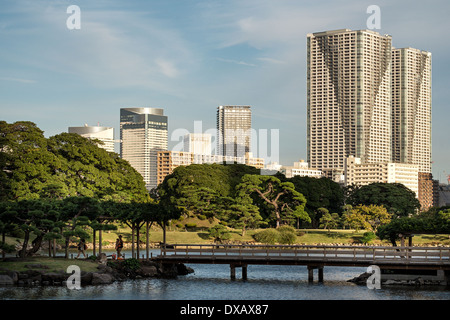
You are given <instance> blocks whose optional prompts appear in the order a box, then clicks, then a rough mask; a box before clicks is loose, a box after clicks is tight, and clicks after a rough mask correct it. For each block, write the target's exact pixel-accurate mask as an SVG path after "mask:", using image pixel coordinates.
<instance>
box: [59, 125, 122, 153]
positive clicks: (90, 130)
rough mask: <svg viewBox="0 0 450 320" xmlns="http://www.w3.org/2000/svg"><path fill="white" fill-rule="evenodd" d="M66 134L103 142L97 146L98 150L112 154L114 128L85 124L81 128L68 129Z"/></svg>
mask: <svg viewBox="0 0 450 320" xmlns="http://www.w3.org/2000/svg"><path fill="white" fill-rule="evenodd" d="M68 132H69V133H77V134H79V135H80V136H82V137H85V138H88V139H97V140H100V141H101V142H103V144H100V145H99V147H100V148H103V149H105V150H106V151H109V152H114V128H112V127H100V126H97V127H95V126H88V125H87V124H85V125H84V126H83V127H69V130H68Z"/></svg>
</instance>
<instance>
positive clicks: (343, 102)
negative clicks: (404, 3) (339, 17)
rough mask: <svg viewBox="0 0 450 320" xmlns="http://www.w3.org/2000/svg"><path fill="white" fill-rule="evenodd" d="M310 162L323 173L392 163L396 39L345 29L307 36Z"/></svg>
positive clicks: (364, 31) (308, 145) (367, 31)
mask: <svg viewBox="0 0 450 320" xmlns="http://www.w3.org/2000/svg"><path fill="white" fill-rule="evenodd" d="M307 119H308V120H307V158H308V160H307V161H308V162H309V163H310V165H311V166H312V167H314V168H317V169H320V170H322V171H327V170H335V169H338V170H342V169H343V168H344V164H345V159H346V158H347V157H348V156H350V155H353V156H355V157H357V158H360V159H361V161H362V162H363V163H375V162H390V161H391V37H390V36H388V35H380V34H379V33H377V32H374V31H371V30H358V31H352V30H349V29H341V30H335V31H326V32H318V33H312V34H308V35H307Z"/></svg>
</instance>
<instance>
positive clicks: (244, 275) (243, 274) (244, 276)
mask: <svg viewBox="0 0 450 320" xmlns="http://www.w3.org/2000/svg"><path fill="white" fill-rule="evenodd" d="M242 280H247V265H243V266H242Z"/></svg>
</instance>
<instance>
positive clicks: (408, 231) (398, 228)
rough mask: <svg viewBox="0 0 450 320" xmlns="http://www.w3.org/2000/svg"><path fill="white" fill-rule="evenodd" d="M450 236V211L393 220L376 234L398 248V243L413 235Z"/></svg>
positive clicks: (426, 213) (432, 211) (438, 211)
mask: <svg viewBox="0 0 450 320" xmlns="http://www.w3.org/2000/svg"><path fill="white" fill-rule="evenodd" d="M421 233H428V234H438V233H444V234H450V209H444V210H434V209H432V210H429V211H427V212H422V213H420V214H417V215H414V216H411V217H399V218H396V219H392V220H391V221H390V223H388V224H386V225H383V226H380V227H379V228H378V230H377V232H376V234H377V236H378V237H379V238H380V239H382V240H384V239H385V240H389V241H391V243H392V244H393V245H394V246H396V245H397V244H396V241H397V240H399V239H401V240H403V238H404V237H405V236H407V235H413V234H421Z"/></svg>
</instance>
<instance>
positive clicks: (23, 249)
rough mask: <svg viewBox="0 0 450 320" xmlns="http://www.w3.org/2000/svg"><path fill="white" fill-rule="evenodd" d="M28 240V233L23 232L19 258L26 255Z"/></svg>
mask: <svg viewBox="0 0 450 320" xmlns="http://www.w3.org/2000/svg"><path fill="white" fill-rule="evenodd" d="M29 240H30V231H25V237H24V239H23V244H22V250H20V251H19V252H20V255H19V256H20V257H21V258H25V257H26V255H27V247H28V241H29Z"/></svg>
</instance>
